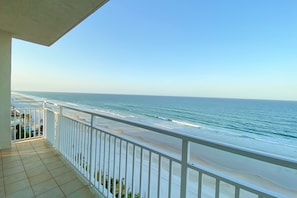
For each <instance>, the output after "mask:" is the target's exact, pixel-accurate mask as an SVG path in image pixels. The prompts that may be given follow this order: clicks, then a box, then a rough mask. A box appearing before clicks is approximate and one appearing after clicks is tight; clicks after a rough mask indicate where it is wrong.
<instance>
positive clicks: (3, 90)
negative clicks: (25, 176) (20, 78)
mask: <svg viewBox="0 0 297 198" xmlns="http://www.w3.org/2000/svg"><path fill="white" fill-rule="evenodd" d="M10 94H11V34H9V33H7V32H3V31H1V30H0V149H6V148H10V146H11V134H10Z"/></svg>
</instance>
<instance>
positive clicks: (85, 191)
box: [67, 187, 95, 198]
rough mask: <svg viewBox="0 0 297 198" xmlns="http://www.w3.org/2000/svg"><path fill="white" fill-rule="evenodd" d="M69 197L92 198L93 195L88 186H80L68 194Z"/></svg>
mask: <svg viewBox="0 0 297 198" xmlns="http://www.w3.org/2000/svg"><path fill="white" fill-rule="evenodd" d="M67 197H69V198H81V197H83V198H92V197H95V195H94V194H93V193H92V192H91V191H90V189H89V188H88V187H84V188H81V189H79V190H77V191H75V192H73V193H72V194H70V195H68V196H67Z"/></svg>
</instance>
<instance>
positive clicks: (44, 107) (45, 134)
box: [42, 101, 47, 139]
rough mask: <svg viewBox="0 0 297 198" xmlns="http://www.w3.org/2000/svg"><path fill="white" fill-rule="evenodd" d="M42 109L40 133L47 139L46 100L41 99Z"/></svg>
mask: <svg viewBox="0 0 297 198" xmlns="http://www.w3.org/2000/svg"><path fill="white" fill-rule="evenodd" d="M42 109H43V115H42V117H43V123H42V124H43V127H42V135H43V137H44V138H45V139H47V130H46V128H47V118H46V101H43V104H42Z"/></svg>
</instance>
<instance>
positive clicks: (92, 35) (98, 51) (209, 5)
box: [12, 0, 297, 100]
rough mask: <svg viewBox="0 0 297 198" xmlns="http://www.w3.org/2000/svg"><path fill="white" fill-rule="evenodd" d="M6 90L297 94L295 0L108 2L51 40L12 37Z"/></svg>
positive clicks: (222, 95) (258, 96)
mask: <svg viewBox="0 0 297 198" xmlns="http://www.w3.org/2000/svg"><path fill="white" fill-rule="evenodd" d="M12 90H14V91H16V90H18V91H50V92H83V93H112V94H138V95H169V96H194V97H220V98H250V99H276V100H297V1H296V0H292V1H290V0H284V1H281V0H261V1H259V0H207V1H205V0H186V1H172V0H170V1H169V0H142V1H135V0H134V1H132V0H125V1H123V0H110V1H109V2H107V3H106V4H105V5H104V6H103V7H101V8H100V9H99V10H97V11H96V12H95V13H94V14H92V15H91V16H89V17H88V18H87V19H86V20H84V21H83V22H82V23H80V24H79V25H78V26H76V27H75V28H74V29H72V30H71V31H70V32H68V33H67V34H66V35H65V36H64V37H62V38H61V39H59V40H58V41H57V42H56V43H54V44H53V45H52V46H50V47H46V46H42V45H38V44H33V43H29V42H26V41H21V40H17V39H13V41H12Z"/></svg>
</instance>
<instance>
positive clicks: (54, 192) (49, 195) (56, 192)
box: [36, 188, 65, 198]
mask: <svg viewBox="0 0 297 198" xmlns="http://www.w3.org/2000/svg"><path fill="white" fill-rule="evenodd" d="M53 197H54V198H64V197H65V195H64V193H63V192H62V191H61V189H60V188H53V189H51V190H49V191H47V192H45V193H42V194H40V195H38V196H36V198H53Z"/></svg>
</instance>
